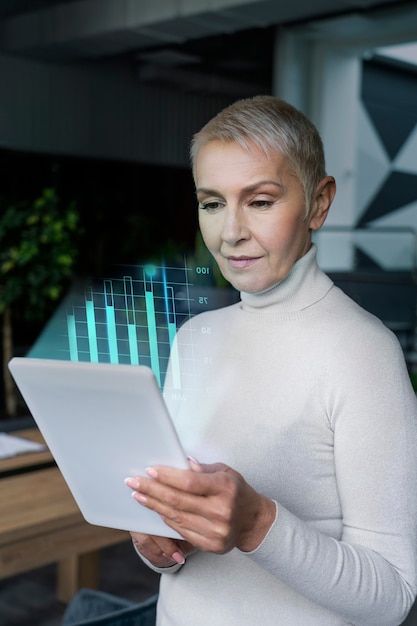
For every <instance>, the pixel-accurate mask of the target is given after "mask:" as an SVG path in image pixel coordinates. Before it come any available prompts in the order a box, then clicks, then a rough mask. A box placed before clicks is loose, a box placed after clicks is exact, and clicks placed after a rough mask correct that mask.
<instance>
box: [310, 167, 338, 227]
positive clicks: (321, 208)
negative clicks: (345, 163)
mask: <svg viewBox="0 0 417 626" xmlns="http://www.w3.org/2000/svg"><path fill="white" fill-rule="evenodd" d="M335 193H336V181H335V179H334V178H333V176H326V177H325V178H323V179H322V180H321V181H320V182H319V184H318V185H317V188H316V194H315V197H314V206H313V210H312V212H311V214H310V224H309V227H310V229H311V230H318V229H319V228H321V227H322V226H323V224H324V222H325V221H326V217H327V215H328V213H329V209H330V205H331V203H332V202H333V198H334V196H335Z"/></svg>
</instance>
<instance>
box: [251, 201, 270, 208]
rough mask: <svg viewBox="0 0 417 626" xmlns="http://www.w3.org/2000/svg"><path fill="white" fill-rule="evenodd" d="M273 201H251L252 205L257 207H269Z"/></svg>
mask: <svg viewBox="0 0 417 626" xmlns="http://www.w3.org/2000/svg"><path fill="white" fill-rule="evenodd" d="M272 204H273V202H272V201H271V200H253V201H252V202H251V203H250V206H252V207H254V208H255V209H267V208H269V207H270V206H272Z"/></svg>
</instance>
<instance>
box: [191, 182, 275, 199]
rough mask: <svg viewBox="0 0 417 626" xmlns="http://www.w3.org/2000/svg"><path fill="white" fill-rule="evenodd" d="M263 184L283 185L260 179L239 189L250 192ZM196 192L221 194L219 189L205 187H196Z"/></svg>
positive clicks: (208, 194)
mask: <svg viewBox="0 0 417 626" xmlns="http://www.w3.org/2000/svg"><path fill="white" fill-rule="evenodd" d="M264 185H274V186H275V187H280V188H283V187H284V185H283V184H282V183H280V182H278V181H276V180H261V181H259V182H256V183H254V184H253V185H248V186H247V187H243V188H242V189H241V192H242V193H248V192H249V193H251V192H253V191H256V190H257V189H259V187H263V186H264ZM196 193H197V194H199V193H200V194H204V195H207V196H210V195H215V196H222V195H223V194H222V193H220V192H219V191H216V190H215V189H208V188H205V187H198V188H197V189H196Z"/></svg>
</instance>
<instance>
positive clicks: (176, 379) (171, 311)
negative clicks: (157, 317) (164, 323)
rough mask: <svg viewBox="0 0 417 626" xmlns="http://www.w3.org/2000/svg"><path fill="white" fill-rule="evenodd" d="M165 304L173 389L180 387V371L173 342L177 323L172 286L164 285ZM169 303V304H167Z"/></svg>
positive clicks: (176, 348)
mask: <svg viewBox="0 0 417 626" xmlns="http://www.w3.org/2000/svg"><path fill="white" fill-rule="evenodd" d="M166 293H167V298H166V304H167V318H168V337H169V346H170V350H171V354H170V359H171V368H172V384H173V387H174V389H181V373H180V359H179V355H178V347H177V344H176V342H175V337H176V334H177V324H176V318H175V301H174V290H173V288H172V287H166ZM168 303H169V304H168Z"/></svg>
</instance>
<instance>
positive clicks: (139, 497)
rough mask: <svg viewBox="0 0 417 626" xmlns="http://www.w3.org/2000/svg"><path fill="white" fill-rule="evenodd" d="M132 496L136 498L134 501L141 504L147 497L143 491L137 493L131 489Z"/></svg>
mask: <svg viewBox="0 0 417 626" xmlns="http://www.w3.org/2000/svg"><path fill="white" fill-rule="evenodd" d="M132 498H134V499H135V500H136V502H140V503H141V504H145V503H146V502H147V500H148V498H147V497H146V496H145V495H144V494H143V493H138V492H137V491H132Z"/></svg>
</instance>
